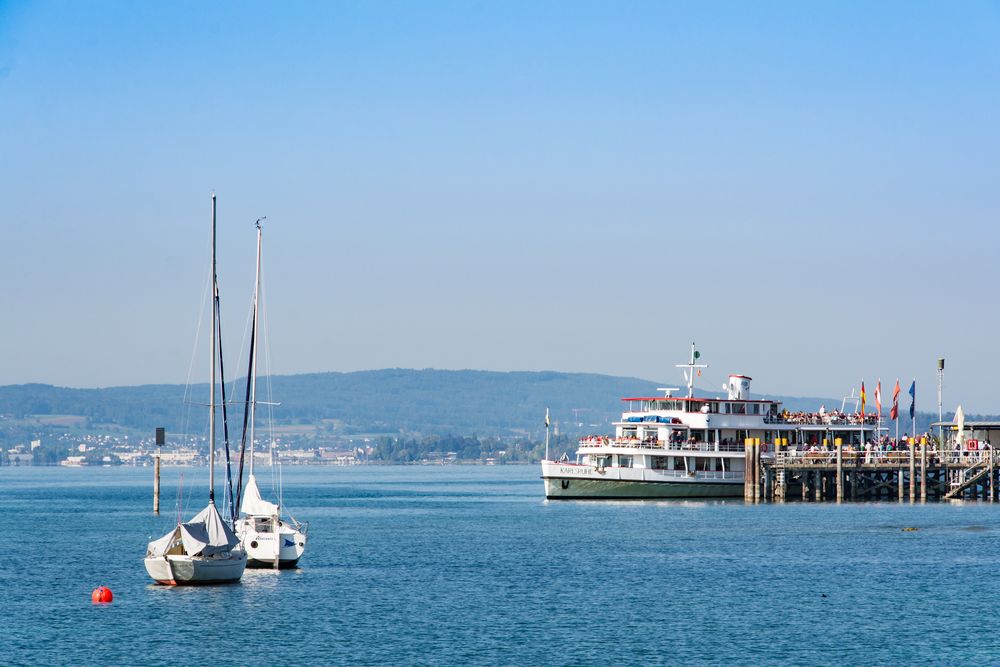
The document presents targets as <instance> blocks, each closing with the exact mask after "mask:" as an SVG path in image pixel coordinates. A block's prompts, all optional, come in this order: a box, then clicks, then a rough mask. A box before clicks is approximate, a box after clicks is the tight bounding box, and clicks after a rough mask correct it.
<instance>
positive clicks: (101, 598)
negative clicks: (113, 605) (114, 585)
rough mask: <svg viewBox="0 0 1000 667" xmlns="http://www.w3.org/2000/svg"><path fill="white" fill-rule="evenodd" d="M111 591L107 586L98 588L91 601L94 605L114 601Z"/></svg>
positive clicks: (93, 592)
mask: <svg viewBox="0 0 1000 667" xmlns="http://www.w3.org/2000/svg"><path fill="white" fill-rule="evenodd" d="M114 597H115V596H114V595H112V594H111V589H110V588H108V587H107V586H98V587H97V588H95V589H94V590H93V591H92V592H91V594H90V601H91V602H93V603H94V604H107V603H108V602H111V601H112V600H113V599H114Z"/></svg>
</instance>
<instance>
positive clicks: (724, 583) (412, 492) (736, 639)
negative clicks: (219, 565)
mask: <svg viewBox="0 0 1000 667" xmlns="http://www.w3.org/2000/svg"><path fill="white" fill-rule="evenodd" d="M179 472H180V471H179V470H177V469H167V470H166V471H165V472H164V491H163V498H164V501H163V507H164V514H163V515H162V516H161V517H159V518H157V517H153V516H152V513H151V511H150V508H151V500H150V498H151V483H150V475H151V469H149V468H145V469H126V468H108V469H103V468H98V469H62V468H58V469H57V468H29V469H12V468H0V517H2V519H3V530H2V531H0V535H2V538H0V545H2V553H0V582H2V584H3V592H2V596H0V610H2V619H3V627H2V629H0V663H2V664H6V665H12V664H47V665H54V664H93V663H97V662H102V663H120V664H137V663H142V664H166V663H175V662H176V663H178V664H181V663H182V664H199V663H201V664H215V663H219V662H224V663H227V664H228V663H233V664H244V663H247V664H275V665H283V666H286V667H298V666H300V665H327V664H361V665H386V664H421V665H456V664H484V665H587V664H591V665H605V664H622V665H625V664H629V665H632V664H655V663H658V664H678V663H698V664H711V663H714V664H762V663H769V664H790V665H797V664H803V663H810V664H838V665H839V664H855V665H860V664H864V665H869V664H912V663H917V662H922V663H931V664H945V663H949V664H953V663H975V664H982V663H997V662H1000V640H998V639H997V636H996V633H995V632H994V631H993V628H994V627H995V624H996V621H997V615H998V613H997V610H996V609H997V605H996V603H997V601H998V600H1000V595H998V594H1000V548H998V537H1000V504H998V505H993V506H991V505H987V504H968V503H967V504H960V505H951V504H929V505H924V506H919V505H918V506H909V505H896V504H854V505H852V504H847V505H841V506H836V505H830V504H802V503H794V504H793V503H790V504H786V505H758V506H749V505H744V504H743V503H742V502H565V501H563V502H545V501H544V500H543V499H542V497H541V494H542V486H541V482H540V481H539V479H538V470H537V468H536V467H533V466H531V467H528V466H506V467H499V466H498V467H471V466H456V467H375V466H373V467H356V468H290V469H288V470H287V471H286V473H285V480H284V482H285V498H286V501H287V504H288V505H289V507H290V508H291V509H292V510H293V512H294V513H295V514H296V515H297V516H298V517H299V518H300V519H306V520H308V521H309V522H310V541H309V545H308V550H307V552H306V556H305V557H304V559H303V561H302V567H301V569H299V570H297V571H291V572H272V571H251V570H248V571H247V573H246V575H245V576H244V578H243V581H242V583H241V584H238V585H233V586H220V587H213V588H168V587H160V586H154V585H151V583H150V581H149V580H148V578H147V576H146V573H145V571H144V569H143V566H142V561H141V559H142V556H143V553H144V550H145V545H146V542H147V540H148V539H149V538H150V537H157V536H159V535H160V534H161V533H164V532H166V530H168V529H169V526H170V524H171V522H172V520H173V517H174V512H175V505H176V498H177V488H176V485H177V482H178V481H179ZM204 474H205V473H204V471H200V470H192V469H188V470H186V471H185V479H184V486H185V489H184V491H183V495H184V500H183V502H184V507H185V509H184V512H185V514H191V513H193V512H194V511H196V510H197V509H200V507H201V506H203V505H204V498H203V495H204V493H203V492H202V489H203V485H204V479H205V478H204ZM265 476H266V475H265ZM906 526H913V527H917V528H918V529H919V530H918V531H916V532H904V531H902V528H903V527H906ZM101 583H103V584H106V585H108V586H109V587H110V588H111V589H112V590H113V591H114V594H115V601H114V603H113V604H111V605H107V606H97V605H92V604H91V602H90V591H91V589H93V588H94V587H96V586H97V585H98V584H101ZM824 595H825V596H826V597H823V596H824Z"/></svg>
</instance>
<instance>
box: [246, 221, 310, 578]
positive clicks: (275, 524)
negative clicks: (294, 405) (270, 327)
mask: <svg viewBox="0 0 1000 667" xmlns="http://www.w3.org/2000/svg"><path fill="white" fill-rule="evenodd" d="M260 255H261V221H260V220H258V221H257V281H256V283H255V285H254V293H253V324H252V327H253V328H252V331H251V335H250V340H251V341H252V342H251V348H252V349H251V350H250V372H249V373H248V382H249V386H248V389H249V390H250V394H249V400H248V404H247V410H248V411H249V415H248V418H247V424H248V429H249V441H250V472H249V475H248V478H247V484H246V488H245V489H243V492H242V494H240V495H241V498H240V511H241V512H242V514H243V516H242V517H240V519H239V520H238V521H237V522H236V534H237V535H238V536H239V538H240V541H241V542H242V544H243V548H244V549H245V550H246V552H247V554H248V556H249V561H248V566H249V567H270V568H274V569H285V568H293V567H296V566H297V565H298V562H299V559H300V558H301V557H302V553H303V552H304V551H305V547H306V531H307V529H308V525H307V524H305V523H300V522H298V521H296V520H295V518H294V517H293V516H291V515H290V514H287V512H286V514H287V517H286V518H282V516H281V514H282V512H281V505H280V501H281V499H280V498H279V504H275V503H272V502H270V501H267V500H264V498H263V496H261V493H260V487H259V486H258V484H257V477H256V475H254V421H255V416H256V407H257V341H258V340H259V337H258V332H259V330H258V327H257V324H258V313H259V312H260V307H259V304H260Z"/></svg>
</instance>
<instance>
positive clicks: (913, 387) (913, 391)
mask: <svg viewBox="0 0 1000 667" xmlns="http://www.w3.org/2000/svg"><path fill="white" fill-rule="evenodd" d="M909 393H910V419H913V415H914V414H915V413H914V408H915V407H916V406H917V381H916V380H914V381H913V383H912V384H910V392H909ZM913 435H916V433H914V434H913Z"/></svg>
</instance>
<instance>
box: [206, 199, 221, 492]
mask: <svg viewBox="0 0 1000 667" xmlns="http://www.w3.org/2000/svg"><path fill="white" fill-rule="evenodd" d="M218 312H219V280H218V276H217V275H216V272H215V193H214V192H213V193H212V354H211V355H209V356H211V363H212V371H211V373H210V374H209V376H210V378H211V379H210V380H209V399H208V502H209V504H210V505H214V504H215V346H216V339H215V331H216V326H217V318H218Z"/></svg>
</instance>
